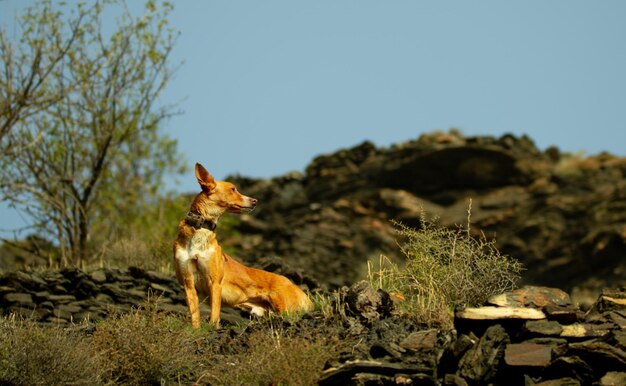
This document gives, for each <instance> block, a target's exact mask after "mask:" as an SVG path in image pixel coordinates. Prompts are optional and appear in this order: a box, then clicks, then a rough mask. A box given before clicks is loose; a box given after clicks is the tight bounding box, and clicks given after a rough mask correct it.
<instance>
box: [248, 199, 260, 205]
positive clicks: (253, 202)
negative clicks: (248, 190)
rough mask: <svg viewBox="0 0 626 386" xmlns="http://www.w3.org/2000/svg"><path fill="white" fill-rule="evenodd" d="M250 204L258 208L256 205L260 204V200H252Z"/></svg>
mask: <svg viewBox="0 0 626 386" xmlns="http://www.w3.org/2000/svg"><path fill="white" fill-rule="evenodd" d="M250 202H251V203H252V205H253V206H256V203H257V202H259V200H257V199H256V198H251V199H250Z"/></svg>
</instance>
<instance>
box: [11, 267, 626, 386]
mask: <svg viewBox="0 0 626 386" xmlns="http://www.w3.org/2000/svg"><path fill="white" fill-rule="evenodd" d="M339 295H340V296H339V297H337V299H342V300H341V301H339V302H335V304H332V305H331V307H330V308H329V309H332V310H337V312H336V313H335V314H327V313H329V311H328V310H327V311H322V310H318V311H314V312H312V313H310V314H308V315H305V316H304V317H303V318H302V319H301V320H299V321H294V320H291V321H290V320H288V319H282V320H280V321H279V320H276V319H272V318H266V319H261V320H259V321H257V322H250V321H247V317H246V316H243V315H240V314H239V313H238V312H235V311H234V310H232V309H223V310H222V311H223V313H222V319H223V321H224V323H223V325H224V326H226V328H225V329H223V330H220V331H212V332H210V333H209V334H208V335H206V336H204V337H203V338H202V339H198V337H199V336H196V339H195V340H194V346H195V345H197V347H196V350H197V351H198V352H199V353H200V354H199V355H201V356H203V355H206V352H207V351H209V348H207V347H206V346H207V345H209V346H210V349H211V350H213V352H215V351H216V350H217V352H219V353H220V354H219V356H217V357H212V359H206V358H204V357H203V358H204V359H203V362H201V363H203V364H202V365H200V366H197V365H196V366H190V371H191V374H188V375H187V377H189V378H190V379H187V380H186V381H185V380H183V382H182V384H192V383H193V384H198V385H203V384H213V379H210V378H209V379H206V377H203V375H202V374H204V372H205V371H206V369H203V366H204V367H206V366H211V365H214V364H215V363H211V362H212V361H215V360H216V358H220V360H222V361H225V360H227V359H225V358H228V355H232V352H233V350H234V351H236V350H242V345H243V350H245V347H246V346H245V345H246V344H245V342H246V340H245V339H246V336H249V335H250V334H251V333H253V332H254V331H262V332H264V333H265V334H266V335H268V336H273V334H276V333H277V331H281V334H284V337H287V336H289V334H296V335H298V336H309V334H310V333H311V332H316V333H320V332H322V333H323V334H325V335H328V336H333V337H336V338H338V339H339V340H340V341H341V342H346V344H345V345H344V346H342V347H344V348H343V349H341V350H340V351H339V352H338V353H337V355H336V357H333V358H331V359H330V360H329V361H328V362H327V363H326V364H324V365H323V369H322V368H320V369H319V373H320V374H319V378H318V379H317V380H316V382H315V383H316V384H319V385H409V384H412V385H459V386H462V385H483V384H493V385H544V386H547V385H581V384H582V385H591V384H594V385H607V386H608V385H623V384H624V382H626V372H624V369H626V291H612V290H610V291H609V290H605V291H604V292H603V293H602V295H601V296H600V297H599V298H598V299H597V301H596V302H595V303H594V304H593V306H592V307H591V308H590V309H589V310H588V311H587V312H582V311H581V310H580V309H579V308H577V307H575V306H573V305H572V302H571V300H570V297H569V295H568V294H567V293H565V292H563V291H561V290H559V289H554V288H548V287H535V286H526V287H522V288H520V289H517V290H514V291H511V292H507V293H504V294H500V295H496V296H493V297H492V298H491V299H489V301H488V304H487V305H486V306H484V307H476V308H458V309H457V310H456V312H455V318H454V329H451V330H438V329H432V328H427V327H426V326H424V325H420V324H418V323H416V322H415V321H414V320H412V319H411V318H410V315H407V314H406V313H405V312H403V311H401V309H400V307H397V304H396V302H398V299H395V300H394V298H393V297H392V296H390V294H389V293H387V292H384V291H380V290H378V291H376V290H374V289H373V288H372V287H371V286H370V284H369V283H368V282H366V281H360V282H357V283H355V284H354V285H352V286H351V287H349V288H348V287H344V288H342V289H341V290H340V291H339ZM150 297H152V299H158V300H152V302H153V303H154V304H156V307H157V309H155V311H157V310H158V311H161V312H163V313H165V314H176V315H181V316H182V319H181V320H183V323H185V324H186V323H188V320H189V319H188V317H187V311H186V307H185V306H184V296H183V294H182V290H181V288H180V286H179V285H178V284H177V283H176V282H175V281H174V280H173V279H172V278H171V277H170V276H169V275H162V274H158V273H156V272H152V271H144V270H142V269H138V268H129V269H124V270H120V269H99V270H96V271H93V272H90V273H87V272H84V271H81V270H78V269H75V268H68V269H64V270H60V271H58V272H42V273H27V272H23V271H16V272H11V273H8V274H5V275H1V276H0V310H1V312H2V314H4V315H9V314H18V315H22V316H23V317H26V318H31V319H33V320H35V321H38V322H41V323H45V324H51V325H55V326H58V325H60V326H63V327H67V328H71V327H73V328H76V327H77V325H76V324H73V323H72V322H78V321H82V320H85V319H86V320H88V321H91V322H99V321H102V320H103V319H105V318H107V317H108V316H110V315H111V314H119V313H127V312H128V311H129V310H130V309H131V307H140V306H141V305H142V304H145V303H146V301H147V300H148V301H149V302H150V300H149V299H150ZM153 312H154V311H150V315H151V318H155V314H153ZM203 314H204V316H205V317H207V316H208V312H207V310H206V309H204V311H203ZM10 320H13V319H10ZM242 322H245V323H242ZM144 323H145V322H144ZM237 326H240V327H239V328H241V326H247V327H245V329H244V330H243V331H241V330H238V327H237ZM78 327H79V328H81V329H82V330H83V331H84V334H85V335H86V339H91V338H90V337H93V335H95V334H97V333H98V330H99V329H101V328H103V327H102V324H98V323H95V324H89V323H87V324H85V323H81V324H80V325H79V326H78ZM5 328H6V324H5ZM104 328H106V327H104ZM144 328H147V326H144ZM50 331H52V332H54V331H59V330H50ZM57 333H58V332H57ZM168 334H169V335H172V334H175V331H174V330H172V327H170V330H169V331H168ZM220 339H221V340H220ZM220 341H221V342H222V346H221V347H219V348H216V347H215V344H216V342H220ZM158 344H159V343H158V342H151V344H150V345H151V346H150V347H152V348H153V346H158ZM127 346H128V347H141V346H140V343H138V342H134V341H129V342H128V343H125V344H124V347H127ZM5 349H6V347H5ZM153 349H154V348H153ZM267 349H268V350H270V349H271V347H268V348H267ZM129 352H131V353H137V352H139V353H141V355H142V356H141V357H131V358H128V359H127V360H128V361H135V360H140V358H143V356H147V357H148V358H152V357H151V356H150V355H154V353H144V352H143V351H142V350H139V349H137V351H132V350H131V351H129ZM229 353H230V354H229ZM5 355H6V354H5ZM0 358H2V356H1V355H0ZM29 358H30V357H29ZM156 358H158V357H156ZM246 358H247V359H246V360H247V361H248V360H252V361H254V360H255V359H254V358H249V357H248V356H246ZM3 360H4V361H5V362H3V363H13V362H12V361H13V359H11V358H10V357H6V356H5V357H4V358H3ZM83 360H84V358H81V361H83ZM205 361H206V362H207V363H205ZM28 363H29V364H30V361H29V362H28ZM56 363H58V364H59V365H63V366H67V364H66V363H65V362H63V361H59V362H56ZM157 363H158V362H157ZM246 363H247V362H246ZM251 363H255V362H251ZM38 365H42V364H38ZM158 367H160V366H158ZM194 371H195V372H194ZM158 374H160V375H159V377H161V378H160V383H161V384H166V383H167V384H170V383H172V384H174V383H176V384H181V379H180V373H179V374H178V376H177V378H174V379H169V382H166V380H165V379H164V378H163V377H166V376H167V374H168V373H166V372H163V373H158ZM174 374H176V373H174ZM22 375H23V374H22ZM3 376H6V373H2V372H0V383H1V384H5V383H6V384H13V383H12V382H10V381H8V380H7V379H3V378H2V377H3ZM170 376H171V374H170ZM22 378H23V380H22V382H17V383H15V384H32V383H30V382H25V381H24V380H25V379H28V377H27V376H23V377H22ZM203 378H205V379H203ZM157 379H158V378H157ZM200 379H202V382H200ZM194 380H197V381H195V382H194ZM144 381H146V380H144ZM3 382H4V383H3ZM146 382H147V381H146ZM48 383H49V382H48ZM103 383H105V382H103ZM117 383H120V384H126V383H129V382H126V383H125V380H124V379H118V380H117V382H116V384H117ZM152 383H157V382H155V381H153V382H152ZM278 383H281V382H276V384H278ZM43 384H45V383H43ZM107 384H108V383H107ZM130 384H135V383H133V382H130ZM260 384H268V383H260ZM272 384H273V383H272ZM294 384H298V383H294Z"/></svg>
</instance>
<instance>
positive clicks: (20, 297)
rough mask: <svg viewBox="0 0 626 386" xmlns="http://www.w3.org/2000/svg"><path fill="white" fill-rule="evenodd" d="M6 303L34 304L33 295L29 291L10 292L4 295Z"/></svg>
mask: <svg viewBox="0 0 626 386" xmlns="http://www.w3.org/2000/svg"><path fill="white" fill-rule="evenodd" d="M4 303H7V304H15V305H18V306H29V305H32V304H33V297H32V296H31V295H30V294H28V293H19V292H18V293H8V294H5V295H4Z"/></svg>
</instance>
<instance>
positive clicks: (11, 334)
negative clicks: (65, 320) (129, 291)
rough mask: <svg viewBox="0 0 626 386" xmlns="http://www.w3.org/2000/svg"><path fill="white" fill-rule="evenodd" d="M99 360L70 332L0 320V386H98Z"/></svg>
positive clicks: (14, 319) (76, 333) (85, 341)
mask: <svg viewBox="0 0 626 386" xmlns="http://www.w3.org/2000/svg"><path fill="white" fill-rule="evenodd" d="M101 364H102V357H101V356H100V355H98V354H97V353H94V352H93V351H92V349H91V345H90V343H89V341H88V339H87V337H86V336H85V335H84V333H81V332H80V331H78V329H77V328H76V327H74V329H63V328H61V327H58V326H42V325H39V324H36V323H35V322H34V321H31V320H24V319H19V318H17V317H15V316H11V317H8V318H0V384H14V385H67V384H71V385H95V384H101V383H102V382H101V378H102V377H101V376H102V371H101V370H100V369H101Z"/></svg>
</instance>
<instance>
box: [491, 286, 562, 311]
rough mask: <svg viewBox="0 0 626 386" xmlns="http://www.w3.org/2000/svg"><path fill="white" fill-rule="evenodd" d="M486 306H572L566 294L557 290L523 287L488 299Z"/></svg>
mask: <svg viewBox="0 0 626 386" xmlns="http://www.w3.org/2000/svg"><path fill="white" fill-rule="evenodd" d="M487 303H488V304H492V305H495V306H500V307H529V306H530V307H536V308H545V307H547V306H557V307H565V306H569V305H571V304H572V300H571V299H570V297H569V295H568V294H567V292H565V291H563V290H560V289H558V288H550V287H538V286H524V287H522V288H518V289H516V290H513V291H510V292H506V293H503V294H500V295H495V296H492V297H491V298H489V300H488V301H487Z"/></svg>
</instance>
